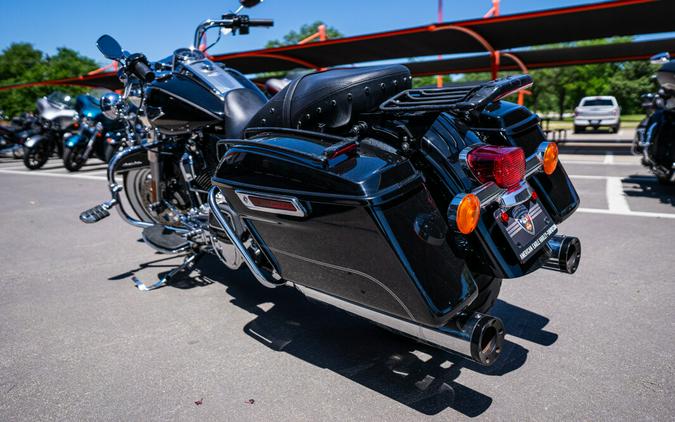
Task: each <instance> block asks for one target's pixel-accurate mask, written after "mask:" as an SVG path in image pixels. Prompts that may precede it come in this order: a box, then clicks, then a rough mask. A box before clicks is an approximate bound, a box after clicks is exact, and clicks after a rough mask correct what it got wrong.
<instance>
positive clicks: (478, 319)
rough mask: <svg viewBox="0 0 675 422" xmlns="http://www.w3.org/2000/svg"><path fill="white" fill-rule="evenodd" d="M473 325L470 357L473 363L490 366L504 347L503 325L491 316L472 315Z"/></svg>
mask: <svg viewBox="0 0 675 422" xmlns="http://www.w3.org/2000/svg"><path fill="white" fill-rule="evenodd" d="M472 319H475V325H474V326H473V330H472V333H471V340H470V344H471V357H472V358H473V360H474V361H475V362H478V363H480V364H481V365H484V366H490V365H492V364H494V363H495V362H496V361H497V358H499V355H500V354H501V352H502V348H503V347H504V335H505V330H504V323H503V322H502V320H501V319H499V318H497V317H493V316H491V315H482V314H473V315H472Z"/></svg>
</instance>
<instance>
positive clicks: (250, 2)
mask: <svg viewBox="0 0 675 422" xmlns="http://www.w3.org/2000/svg"><path fill="white" fill-rule="evenodd" d="M262 1H263V0H239V4H241V5H242V6H244V7H246V8H251V7H254V6H257V5H259V4H260V3H262Z"/></svg>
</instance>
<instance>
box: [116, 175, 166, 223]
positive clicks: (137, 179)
mask: <svg viewBox="0 0 675 422" xmlns="http://www.w3.org/2000/svg"><path fill="white" fill-rule="evenodd" d="M149 175H150V169H149V168H147V167H146V168H140V169H133V170H129V171H127V172H125V173H124V176H123V184H124V192H125V194H126V197H127V202H129V205H131V209H132V210H133V212H134V214H136V217H138V219H139V220H141V221H145V222H147V223H158V221H157V219H156V218H154V217H153V215H154V214H153V213H152V212H151V211H150V209H149V203H150V199H149V197H148V195H149V193H148V192H149V191H148V189H149V185H148V177H150V176H149Z"/></svg>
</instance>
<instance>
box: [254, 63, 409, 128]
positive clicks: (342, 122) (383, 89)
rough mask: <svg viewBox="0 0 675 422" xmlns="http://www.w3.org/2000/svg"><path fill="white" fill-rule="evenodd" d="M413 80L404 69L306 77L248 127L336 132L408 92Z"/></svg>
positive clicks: (373, 68)
mask: <svg viewBox="0 0 675 422" xmlns="http://www.w3.org/2000/svg"><path fill="white" fill-rule="evenodd" d="M411 85H412V77H411V76H410V71H409V70H408V68H407V67H405V66H402V65H388V66H368V67H359V68H343V69H331V70H327V71H323V72H315V73H310V74H307V75H304V76H302V77H300V78H298V79H295V80H294V81H293V82H291V83H290V84H288V85H287V86H286V87H285V88H284V89H282V90H281V91H279V92H278V93H277V94H276V95H275V96H274V97H272V98H271V99H270V101H269V102H268V103H267V104H265V105H264V106H263V107H262V109H260V111H258V113H256V114H255V116H253V118H252V119H251V120H250V121H249V123H248V125H247V127H248V128H253V127H284V128H292V129H304V130H324V129H325V130H335V129H339V128H343V127H346V126H347V125H348V124H350V123H354V120H355V119H356V117H357V116H358V115H359V114H360V113H365V112H370V111H375V110H377V107H378V106H379V105H380V104H381V103H382V102H384V101H385V100H387V99H388V98H390V97H392V96H393V95H396V94H398V93H399V92H401V91H403V90H405V89H409V88H410V87H411Z"/></svg>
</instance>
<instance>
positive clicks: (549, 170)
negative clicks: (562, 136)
mask: <svg viewBox="0 0 675 422" xmlns="http://www.w3.org/2000/svg"><path fill="white" fill-rule="evenodd" d="M542 164H543V167H544V173H546V174H548V175H549V176H550V175H551V174H553V172H554V171H555V168H556V167H557V166H558V145H556V143H555V142H549V143H548V145H547V146H546V149H545V150H544V157H543V160H542Z"/></svg>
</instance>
